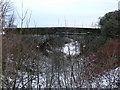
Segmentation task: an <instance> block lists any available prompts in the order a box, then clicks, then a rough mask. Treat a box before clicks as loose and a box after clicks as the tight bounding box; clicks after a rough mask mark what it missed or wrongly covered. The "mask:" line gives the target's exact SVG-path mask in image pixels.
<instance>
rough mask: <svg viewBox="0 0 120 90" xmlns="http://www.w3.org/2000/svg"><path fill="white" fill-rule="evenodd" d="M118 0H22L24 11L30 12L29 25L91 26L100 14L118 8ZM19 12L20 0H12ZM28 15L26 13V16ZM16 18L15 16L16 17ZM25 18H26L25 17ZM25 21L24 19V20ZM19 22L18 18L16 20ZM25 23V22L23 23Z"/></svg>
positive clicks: (20, 10) (20, 9)
mask: <svg viewBox="0 0 120 90" xmlns="http://www.w3.org/2000/svg"><path fill="white" fill-rule="evenodd" d="M118 1H119V0H23V4H24V12H25V11H26V10H27V9H29V10H28V14H30V13H31V12H32V14H31V22H30V27H34V26H37V27H41V26H42V27H48V26H50V27H51V26H68V27H69V26H74V27H91V26H93V25H92V23H93V24H95V23H97V22H98V21H99V20H98V18H99V17H100V16H103V15H104V14H105V13H107V12H110V11H115V10H117V9H118ZM14 4H15V7H16V11H18V12H19V14H21V12H22V8H21V4H22V0H14ZM28 17H29V15H27V18H28ZM16 18H17V17H16ZM27 18H26V19H27ZM25 22H26V21H25ZM17 23H19V20H18V21H17ZM24 24H25V23H24Z"/></svg>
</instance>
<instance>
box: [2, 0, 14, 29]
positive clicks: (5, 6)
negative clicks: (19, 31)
mask: <svg viewBox="0 0 120 90" xmlns="http://www.w3.org/2000/svg"><path fill="white" fill-rule="evenodd" d="M13 13H14V8H13V3H12V2H11V1H10V0H1V1H0V27H1V28H6V27H10V26H12V25H13V21H14V14H13Z"/></svg>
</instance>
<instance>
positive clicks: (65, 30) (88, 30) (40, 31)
mask: <svg viewBox="0 0 120 90" xmlns="http://www.w3.org/2000/svg"><path fill="white" fill-rule="evenodd" d="M4 31H5V32H6V33H8V32H12V33H14V34H33V35H34V34H38V35H44V34H61V33H62V34H73V33H74V34H82V33H96V34H100V32H101V31H100V29H99V28H72V27H46V28H5V29H4Z"/></svg>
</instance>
